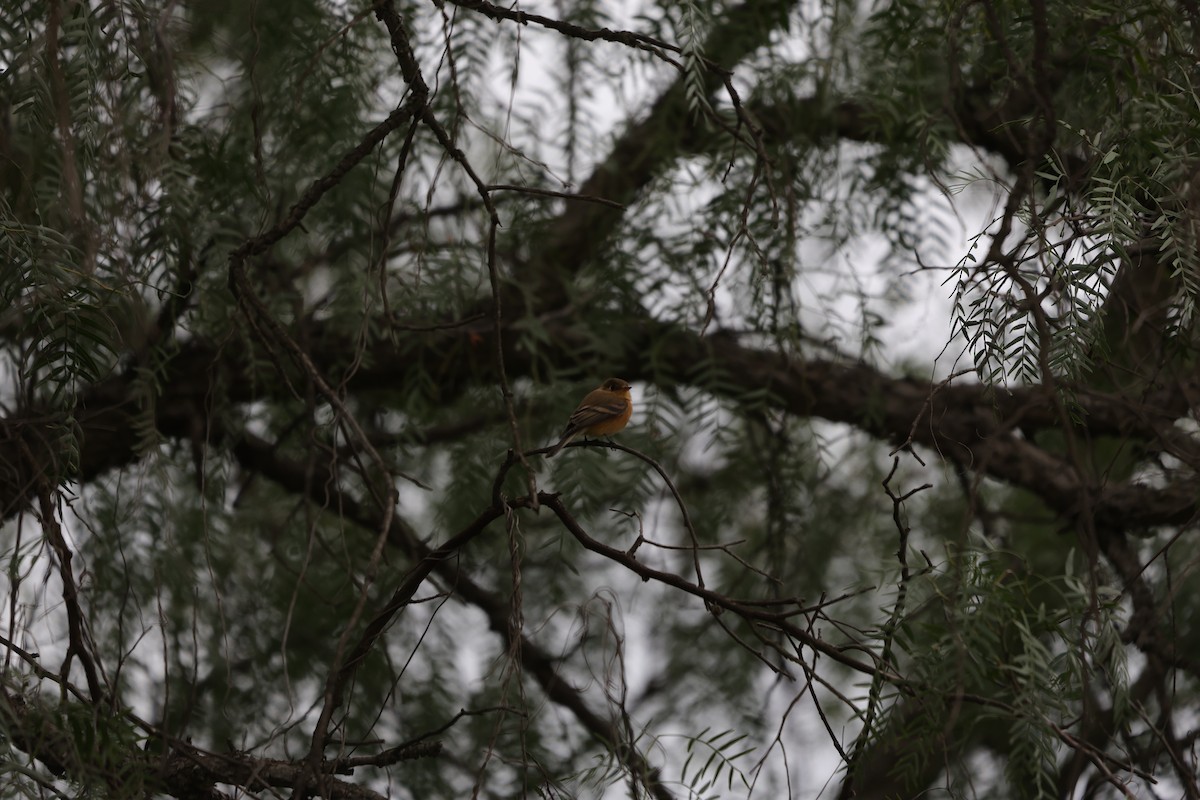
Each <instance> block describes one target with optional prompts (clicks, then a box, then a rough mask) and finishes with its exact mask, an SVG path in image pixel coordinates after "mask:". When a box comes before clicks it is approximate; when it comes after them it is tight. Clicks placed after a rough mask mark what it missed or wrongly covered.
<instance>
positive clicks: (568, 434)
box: [546, 431, 579, 458]
mask: <svg viewBox="0 0 1200 800" xmlns="http://www.w3.org/2000/svg"><path fill="white" fill-rule="evenodd" d="M578 435H579V431H567V432H566V433H564V434H563V437H562V438H561V439H559V440H558V444H556V445H554V447H551V448H550V452H549V453H546V458H554V457H555V456H556V455H558V451H559V450H562V449H563V448H564V447H566V446H567V442H569V441H571V440H572V439H574V438H575V437H576V436H578Z"/></svg>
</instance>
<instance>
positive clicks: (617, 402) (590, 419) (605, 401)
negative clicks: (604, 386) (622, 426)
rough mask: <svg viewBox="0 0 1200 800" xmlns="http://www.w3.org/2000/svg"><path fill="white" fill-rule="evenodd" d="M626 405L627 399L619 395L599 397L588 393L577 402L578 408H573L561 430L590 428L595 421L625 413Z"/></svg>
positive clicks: (564, 432) (564, 433)
mask: <svg viewBox="0 0 1200 800" xmlns="http://www.w3.org/2000/svg"><path fill="white" fill-rule="evenodd" d="M606 394H611V393H606ZM628 407H629V401H628V400H626V399H625V398H624V397H621V396H620V395H617V396H615V397H612V396H609V397H599V398H593V397H592V396H591V395H588V396H587V397H585V398H584V399H583V402H582V403H580V404H579V408H577V409H575V413H573V414H572V415H571V418H570V419H569V420H567V428H566V430H564V431H563V435H564V436H565V435H567V434H569V433H574V432H576V431H581V430H584V429H585V428H590V427H592V426H593V425H595V424H596V423H599V422H603V421H605V420H607V419H612V418H613V417H619V416H621V415H622V414H624V413H625V409H626V408H628Z"/></svg>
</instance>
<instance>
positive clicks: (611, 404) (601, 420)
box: [546, 378, 633, 458]
mask: <svg viewBox="0 0 1200 800" xmlns="http://www.w3.org/2000/svg"><path fill="white" fill-rule="evenodd" d="M631 414H633V400H632V399H630V397H629V383H628V382H627V381H623V380H621V379H620V378H609V379H608V380H606V381H605V382H604V383H602V384H600V386H599V388H596V389H593V390H592V391H590V392H588V393H587V396H586V397H584V398H583V400H581V401H580V403H579V407H578V408H576V409H575V411H573V412H572V413H571V418H570V419H569V420H567V427H566V428H565V429H563V432H562V438H561V439H559V440H558V444H556V445H554V447H552V448H550V452H549V453H546V458H552V457H553V456H554V455H555V454H556V453H558V451H559V450H562V449H563V448H564V447H566V445H567V442H569V441H571V440H572V439H574V438H575V437H576V436H578V435H579V434H581V433H582V434H583V435H584V436H608V435H609V434H612V433H616V432H617V431H619V430H621V429H622V428H624V427H625V425H626V424H628V422H629V417H630V415H631Z"/></svg>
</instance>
